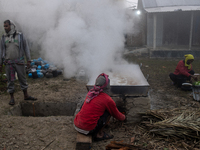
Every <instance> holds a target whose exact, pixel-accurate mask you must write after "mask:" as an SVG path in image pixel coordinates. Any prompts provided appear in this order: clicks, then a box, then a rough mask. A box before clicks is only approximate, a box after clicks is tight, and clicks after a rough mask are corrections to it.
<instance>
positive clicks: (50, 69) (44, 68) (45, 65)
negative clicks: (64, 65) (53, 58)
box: [26, 58, 63, 79]
mask: <svg viewBox="0 0 200 150" xmlns="http://www.w3.org/2000/svg"><path fill="white" fill-rule="evenodd" d="M62 72H63V71H62V70H61V69H58V68H57V67H56V66H55V65H53V64H52V63H50V62H48V61H45V60H43V59H42V58H38V59H33V60H32V61H31V67H30V68H26V73H27V74H28V77H29V78H33V79H37V78H43V77H46V78H53V77H57V76H58V75H61V74H62Z"/></svg>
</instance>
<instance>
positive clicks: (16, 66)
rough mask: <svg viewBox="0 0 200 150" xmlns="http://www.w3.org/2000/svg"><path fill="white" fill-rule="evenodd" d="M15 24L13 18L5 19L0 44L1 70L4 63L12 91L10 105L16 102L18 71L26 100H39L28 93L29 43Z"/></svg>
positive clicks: (10, 90)
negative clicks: (15, 91)
mask: <svg viewBox="0 0 200 150" xmlns="http://www.w3.org/2000/svg"><path fill="white" fill-rule="evenodd" d="M15 27H16V26H15V24H14V23H13V22H12V21H11V20H6V21H4V30H5V34H3V36H2V38H1V43H0V44H1V46H0V71H1V70H2V64H3V63H4V64H5V65H6V66H5V70H6V76H7V80H8V86H7V87H8V92H9V93H10V97H11V99H10V102H9V104H10V105H14V104H15V99H14V79H15V72H17V76H18V80H19V82H20V86H21V89H22V90H23V93H24V100H37V98H34V97H31V96H29V95H28V93H27V88H28V84H27V81H26V71H25V60H24V55H26V61H27V67H28V68H29V67H30V62H31V57H30V50H29V47H28V43H27V41H26V39H25V37H24V36H23V34H22V33H20V32H18V31H17V30H16V29H15Z"/></svg>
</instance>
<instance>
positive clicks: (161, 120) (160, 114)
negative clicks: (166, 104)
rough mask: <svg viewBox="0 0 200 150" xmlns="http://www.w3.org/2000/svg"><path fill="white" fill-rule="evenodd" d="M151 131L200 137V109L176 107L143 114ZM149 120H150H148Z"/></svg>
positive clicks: (169, 134) (144, 122) (185, 136)
mask: <svg viewBox="0 0 200 150" xmlns="http://www.w3.org/2000/svg"><path fill="white" fill-rule="evenodd" d="M145 115H146V116H147V117H143V118H145V119H146V121H143V122H142V123H143V124H145V125H146V126H147V128H148V130H149V132H151V133H155V134H159V135H162V136H167V137H169V136H170V137H178V138H184V139H187V138H190V139H191V138H192V139H193V138H194V139H200V136H199V132H200V109H188V108H183V107H182V108H176V109H172V110H166V109H162V110H154V111H149V112H147V113H145V114H143V116H145ZM156 120H157V121H156ZM148 121H149V122H148Z"/></svg>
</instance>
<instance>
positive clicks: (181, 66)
mask: <svg viewBox="0 0 200 150" xmlns="http://www.w3.org/2000/svg"><path fill="white" fill-rule="evenodd" d="M193 61H194V56H193V55H192V54H187V55H185V59H184V60H180V61H179V62H178V65H177V66H176V69H175V71H174V73H170V74H169V77H170V79H171V80H172V81H173V84H174V85H177V86H178V87H181V86H182V84H183V83H185V82H187V81H189V82H191V79H192V78H193V79H194V80H197V77H196V76H194V70H192V62H193Z"/></svg>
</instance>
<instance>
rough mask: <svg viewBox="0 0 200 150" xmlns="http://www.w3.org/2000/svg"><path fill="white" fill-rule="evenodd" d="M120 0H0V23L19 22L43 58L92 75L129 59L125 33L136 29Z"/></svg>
mask: <svg viewBox="0 0 200 150" xmlns="http://www.w3.org/2000/svg"><path fill="white" fill-rule="evenodd" d="M124 6H125V4H124V1H123V0H53V1H49V0H45V1H44V0H43V1H39V0H9V1H3V0H1V4H0V10H1V11H2V12H1V15H0V16H1V21H2V22H0V23H1V24H2V25H3V21H4V20H6V19H11V20H13V21H14V22H15V23H16V24H18V25H19V29H21V30H22V31H23V33H24V34H25V35H26V37H27V39H28V40H29V41H31V43H34V44H37V45H40V47H41V49H40V54H41V55H42V56H44V59H45V60H48V61H50V62H52V63H54V64H55V65H57V66H58V67H62V68H64V76H65V77H67V78H69V77H72V76H75V75H76V74H77V72H79V71H80V70H84V71H85V73H86V74H87V75H88V76H89V77H91V76H92V77H94V76H95V77H96V76H97V75H98V74H100V73H102V72H108V70H111V69H114V68H117V67H116V65H120V64H123V65H124V64H127V65H128V63H127V62H126V61H124V60H123V59H122V57H121V54H122V52H123V50H124V42H125V37H124V35H125V34H127V33H134V32H135V31H134V30H133V29H134V28H133V27H134V17H133V13H132V12H131V10H127V9H125V7H124ZM130 69H133V68H130ZM130 69H129V72H130ZM133 72H134V70H133Z"/></svg>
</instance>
